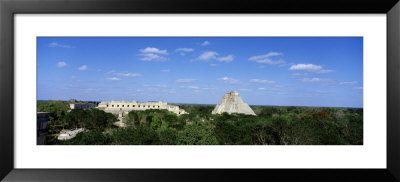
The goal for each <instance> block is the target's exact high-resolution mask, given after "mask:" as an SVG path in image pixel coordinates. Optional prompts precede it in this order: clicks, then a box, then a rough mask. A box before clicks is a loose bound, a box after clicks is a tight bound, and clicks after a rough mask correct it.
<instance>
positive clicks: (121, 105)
mask: <svg viewBox="0 0 400 182" xmlns="http://www.w3.org/2000/svg"><path fill="white" fill-rule="evenodd" d="M98 108H99V109H103V110H104V111H105V112H109V113H113V114H119V115H120V116H124V114H126V113H128V112H129V111H132V110H135V111H143V110H147V109H166V110H168V111H171V112H174V113H176V114H178V115H180V114H186V112H185V111H184V110H183V109H179V106H175V105H168V103H167V102H162V101H158V102H136V101H124V100H122V101H114V100H112V101H103V102H101V103H100V104H99V105H98Z"/></svg>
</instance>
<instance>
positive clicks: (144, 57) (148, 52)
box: [139, 47, 168, 61]
mask: <svg viewBox="0 0 400 182" xmlns="http://www.w3.org/2000/svg"><path fill="white" fill-rule="evenodd" d="M139 51H140V52H141V54H139V56H141V58H140V59H139V60H141V61H152V60H155V61H164V60H167V58H166V57H163V56H160V55H168V52H167V50H160V49H158V48H155V47H146V48H145V49H140V50H139Z"/></svg>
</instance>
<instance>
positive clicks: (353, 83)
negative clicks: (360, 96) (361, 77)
mask: <svg viewBox="0 0 400 182" xmlns="http://www.w3.org/2000/svg"><path fill="white" fill-rule="evenodd" d="M357 83H358V82H357V81H351V82H340V83H339V85H356V84H357Z"/></svg>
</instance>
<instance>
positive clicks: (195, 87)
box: [181, 86, 200, 89]
mask: <svg viewBox="0 0 400 182" xmlns="http://www.w3.org/2000/svg"><path fill="white" fill-rule="evenodd" d="M181 88H188V89H200V87H198V86H181Z"/></svg>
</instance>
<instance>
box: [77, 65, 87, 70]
mask: <svg viewBox="0 0 400 182" xmlns="http://www.w3.org/2000/svg"><path fill="white" fill-rule="evenodd" d="M87 69H88V67H87V65H82V66H80V67H79V68H78V70H80V71H84V70H87Z"/></svg>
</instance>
